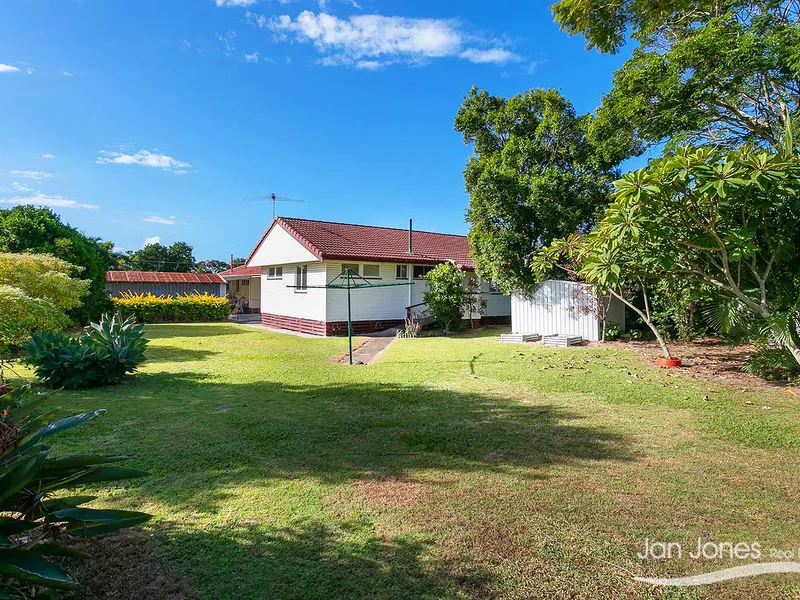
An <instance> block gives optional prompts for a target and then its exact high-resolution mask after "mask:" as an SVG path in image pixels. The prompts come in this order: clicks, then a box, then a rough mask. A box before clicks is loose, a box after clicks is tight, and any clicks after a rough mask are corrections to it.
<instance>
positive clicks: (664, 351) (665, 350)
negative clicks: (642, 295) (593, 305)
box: [609, 289, 672, 358]
mask: <svg viewBox="0 0 800 600" xmlns="http://www.w3.org/2000/svg"><path fill="white" fill-rule="evenodd" d="M609 292H610V293H611V294H612V295H613V296H615V297H616V298H619V300H620V301H621V302H623V303H624V304H625V306H627V307H628V308H630V309H631V310H632V311H634V312H635V313H636V314H637V315H639V316H640V317H641V318H642V321H644V323H645V325H647V326H648V327H649V328H650V331H652V332H653V335H655V336H656V341H658V345H659V346H661V354H662V355H663V356H664V358H672V355H671V354H670V352H669V347H668V346H667V344H666V342H665V341H664V338H663V337H661V334H660V333H659V332H658V329H656V326H655V325H653V323H652V322H651V321H650V319H648V318H647V315H646V314H644V313H643V312H642V311H641V310H639V309H638V308H637V307H636V306H634V305H633V304H632V303H630V302H628V301H627V300H626V299H625V298H623V297H622V294H618V293H617V292H615V291H614V290H613V289H610V290H609Z"/></svg>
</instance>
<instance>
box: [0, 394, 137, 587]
mask: <svg viewBox="0 0 800 600" xmlns="http://www.w3.org/2000/svg"><path fill="white" fill-rule="evenodd" d="M48 396H49V394H48V393H34V392H32V391H31V389H30V387H29V386H24V387H22V388H20V389H18V390H15V391H13V392H10V393H8V394H5V395H4V396H0V414H1V415H2V416H0V458H1V459H2V460H1V461H0V598H54V597H58V596H57V592H56V591H55V590H61V589H69V588H71V587H74V586H75V585H76V583H75V582H74V581H73V580H72V579H71V578H70V577H69V576H68V575H67V574H66V573H65V572H64V571H63V570H61V568H60V567H58V566H57V565H55V564H53V563H52V562H50V561H49V560H48V557H51V556H69V557H75V558H88V556H87V555H86V554H85V553H83V552H79V551H77V550H75V549H73V548H70V547H69V546H66V545H63V544H61V543H59V542H60V541H61V538H63V536H65V535H72V536H77V537H91V536H95V535H99V534H104V533H112V532H114V531H117V530H119V529H123V528H126V527H132V526H135V525H139V524H141V523H144V522H145V521H147V520H148V519H149V518H150V515H148V514H146V513H141V512H135V511H126V510H98V509H93V508H86V507H84V506H83V505H84V504H87V503H88V502H91V501H92V500H94V499H95V498H96V497H95V496H85V495H66V494H59V496H58V497H57V498H52V495H53V494H54V493H55V492H59V491H63V490H70V489H73V488H75V487H83V486H86V485H92V484H96V483H102V482H108V481H119V480H125V479H132V478H136V477H142V476H144V475H147V473H145V472H143V471H138V470H135V469H128V468H123V467H119V466H116V463H120V462H122V461H125V460H127V459H128V458H129V457H127V456H107V455H86V456H63V457H58V458H53V457H51V456H50V449H49V447H48V446H46V445H44V444H43V443H42V441H43V440H44V438H47V437H49V436H51V435H54V434H56V433H59V432H61V431H64V430H66V429H69V428H71V427H75V426H77V425H80V424H82V423H85V422H87V421H90V420H92V419H94V418H96V417H98V416H100V415H101V414H103V413H104V412H105V411H103V410H95V411H91V412H87V413H82V414H78V415H74V416H71V417H67V418H64V419H59V420H57V421H53V422H50V423H47V422H46V420H45V415H46V413H44V412H43V411H41V409H40V405H41V403H42V401H43V400H44V399H45V398H47V397H48Z"/></svg>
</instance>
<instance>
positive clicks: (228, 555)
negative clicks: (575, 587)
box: [157, 522, 491, 600]
mask: <svg viewBox="0 0 800 600" xmlns="http://www.w3.org/2000/svg"><path fill="white" fill-rule="evenodd" d="M157 539H158V540H159V541H160V542H161V543H160V545H162V548H163V552H164V556H163V558H164V559H165V560H166V561H168V562H169V563H170V564H173V565H176V566H178V567H179V570H180V571H181V572H182V573H184V574H186V576H187V578H188V580H190V581H192V580H194V581H201V582H202V584H201V587H202V589H203V591H204V596H205V597H209V598H239V599H244V598H275V599H281V600H285V599H294V598H296V599H310V598H313V599H320V600H328V599H331V598H348V599H362V598H363V599H367V598H386V599H390V598H391V599H395V598H430V599H434V598H456V597H462V598H463V597H470V598H476V597H481V596H485V590H486V588H487V587H488V584H489V582H490V581H491V578H490V576H489V574H488V573H487V572H486V571H484V570H482V569H479V568H478V567H476V566H473V565H470V564H465V563H463V562H458V563H456V562H448V561H445V560H442V559H439V558H436V557H434V556H432V555H431V554H430V553H429V552H428V545H429V544H428V543H426V542H424V541H420V540H418V539H413V538H411V537H394V538H390V539H382V538H379V537H377V536H376V535H375V534H374V533H373V532H372V531H371V529H370V528H369V526H368V525H367V524H365V523H359V522H344V523H339V524H338V525H337V526H336V527H330V526H327V525H324V524H320V523H315V522H307V523H298V524H296V525H294V526H292V527H288V528H284V529H279V530H271V531H270V530H268V531H264V530H263V529H261V528H259V527H255V526H246V527H232V528H228V529H222V528H216V529H211V530H203V531H186V530H184V529H180V530H166V531H162V532H160V533H159V534H158V535H157ZM198 555H201V556H216V557H224V563H223V564H218V563H215V564H213V565H208V564H203V563H199V562H198V561H196V560H193V558H194V557H196V556H198ZM220 567H222V569H223V572H221V573H214V569H216V568H220ZM459 594H460V595H459ZM465 594H466V596H465Z"/></svg>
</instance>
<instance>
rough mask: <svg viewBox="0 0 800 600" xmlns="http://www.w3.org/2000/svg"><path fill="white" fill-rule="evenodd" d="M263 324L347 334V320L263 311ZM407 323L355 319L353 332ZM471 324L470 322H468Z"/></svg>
mask: <svg viewBox="0 0 800 600" xmlns="http://www.w3.org/2000/svg"><path fill="white" fill-rule="evenodd" d="M261 324H262V325H263V326H264V327H272V328H273V329H288V330H289V331H299V332H301V333H308V334H311V335H320V336H334V335H347V321H329V322H325V321H314V320H312V319H302V318H300V317H287V316H285V315H271V314H269V313H261ZM404 324H405V321H404V320H403V319H389V320H383V321H377V320H375V321H353V333H354V334H356V335H364V334H366V333H375V332H376V331H382V330H384V329H389V328H391V327H402V326H403V325H404ZM510 324H511V317H510V316H499V317H483V318H481V319H480V320H479V321H478V320H476V322H475V326H476V327H477V326H480V325H510ZM467 325H468V326H469V322H467Z"/></svg>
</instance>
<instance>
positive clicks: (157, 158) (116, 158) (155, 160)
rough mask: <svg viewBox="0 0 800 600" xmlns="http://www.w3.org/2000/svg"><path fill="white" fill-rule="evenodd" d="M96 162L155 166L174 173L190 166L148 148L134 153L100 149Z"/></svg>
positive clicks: (99, 163)
mask: <svg viewBox="0 0 800 600" xmlns="http://www.w3.org/2000/svg"><path fill="white" fill-rule="evenodd" d="M96 162H97V164H98V165H109V164H117V165H140V166H142V167H155V168H157V169H163V170H164V171H172V172H174V173H186V169H187V168H188V167H191V166H192V165H190V164H189V163H187V162H184V161H182V160H178V159H176V158H172V157H171V156H167V155H166V154H155V153H153V152H150V151H148V150H139V151H138V152H136V153H135V154H126V153H124V152H109V151H107V150H101V151H100V156H98V157H97V161H96Z"/></svg>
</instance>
